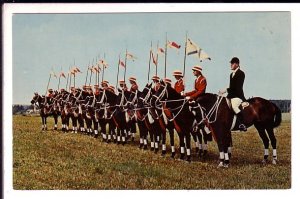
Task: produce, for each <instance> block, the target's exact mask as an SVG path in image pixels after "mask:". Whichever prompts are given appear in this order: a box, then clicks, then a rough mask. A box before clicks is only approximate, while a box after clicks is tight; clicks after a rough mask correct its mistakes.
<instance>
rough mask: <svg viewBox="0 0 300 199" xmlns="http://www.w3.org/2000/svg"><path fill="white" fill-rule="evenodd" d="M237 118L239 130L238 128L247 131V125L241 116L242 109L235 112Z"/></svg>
mask: <svg viewBox="0 0 300 199" xmlns="http://www.w3.org/2000/svg"><path fill="white" fill-rule="evenodd" d="M237 119H238V120H239V130H240V131H247V127H246V125H245V124H244V118H243V114H242V111H240V112H239V113H238V114H237Z"/></svg>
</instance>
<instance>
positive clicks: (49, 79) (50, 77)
mask: <svg viewBox="0 0 300 199" xmlns="http://www.w3.org/2000/svg"><path fill="white" fill-rule="evenodd" d="M50 79H51V73H50V75H49V79H48V83H47V88H46V94H45V96H46V95H47V92H48V88H49V83H50Z"/></svg>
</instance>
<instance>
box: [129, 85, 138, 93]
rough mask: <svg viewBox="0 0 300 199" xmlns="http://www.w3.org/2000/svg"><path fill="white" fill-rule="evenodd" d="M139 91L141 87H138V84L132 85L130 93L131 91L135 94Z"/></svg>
mask: <svg viewBox="0 0 300 199" xmlns="http://www.w3.org/2000/svg"><path fill="white" fill-rule="evenodd" d="M138 89H139V87H138V85H137V84H132V86H131V88H130V91H131V92H135V91H136V90H138Z"/></svg>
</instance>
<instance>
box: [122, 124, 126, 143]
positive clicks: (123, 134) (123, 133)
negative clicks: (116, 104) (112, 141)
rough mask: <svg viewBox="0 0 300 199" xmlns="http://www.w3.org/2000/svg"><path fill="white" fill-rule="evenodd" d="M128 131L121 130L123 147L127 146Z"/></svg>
mask: <svg viewBox="0 0 300 199" xmlns="http://www.w3.org/2000/svg"><path fill="white" fill-rule="evenodd" d="M126 130H127V128H126V127H124V128H121V135H122V145H125V144H126Z"/></svg>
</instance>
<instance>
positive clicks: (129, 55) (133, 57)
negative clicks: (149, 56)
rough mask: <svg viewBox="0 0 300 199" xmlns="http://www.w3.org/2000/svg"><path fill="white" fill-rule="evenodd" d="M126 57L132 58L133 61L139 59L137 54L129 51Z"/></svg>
mask: <svg viewBox="0 0 300 199" xmlns="http://www.w3.org/2000/svg"><path fill="white" fill-rule="evenodd" d="M126 58H127V59H130V60H132V61H134V60H136V59H137V57H136V56H134V55H133V54H131V53H128V52H127V53H126Z"/></svg>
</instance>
